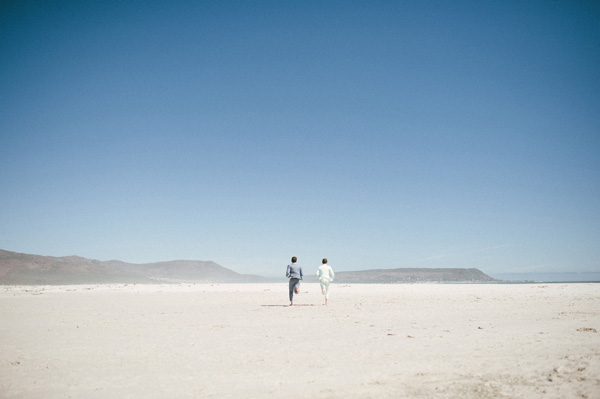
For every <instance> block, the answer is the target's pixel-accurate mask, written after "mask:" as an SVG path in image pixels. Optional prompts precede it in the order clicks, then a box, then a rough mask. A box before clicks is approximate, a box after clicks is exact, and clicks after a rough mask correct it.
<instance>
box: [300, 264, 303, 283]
mask: <svg viewBox="0 0 600 399" xmlns="http://www.w3.org/2000/svg"><path fill="white" fill-rule="evenodd" d="M302 277H303V275H302V267H300V280H302Z"/></svg>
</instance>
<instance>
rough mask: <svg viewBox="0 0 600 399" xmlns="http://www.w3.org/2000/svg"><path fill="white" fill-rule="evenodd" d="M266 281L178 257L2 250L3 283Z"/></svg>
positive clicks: (0, 277)
mask: <svg viewBox="0 0 600 399" xmlns="http://www.w3.org/2000/svg"><path fill="white" fill-rule="evenodd" d="M264 280H265V278H264V277H261V276H254V275H249V274H239V273H236V272H234V271H232V270H229V269H227V268H225V267H223V266H220V265H218V264H216V263H214V262H204V261H189V260H175V261H170V262H159V263H147V264H133V263H126V262H121V261H118V260H110V261H105V262H103V261H99V260H93V259H86V258H81V257H79V256H66V257H52V256H39V255H29V254H21V253H16V252H9V251H4V250H0V284H23V285H35V284H49V285H53V284H56V285H58V284H103V283H140V284H142V283H165V282H167V283H176V282H206V283H249V282H261V281H264Z"/></svg>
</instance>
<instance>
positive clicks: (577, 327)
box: [0, 281, 600, 398]
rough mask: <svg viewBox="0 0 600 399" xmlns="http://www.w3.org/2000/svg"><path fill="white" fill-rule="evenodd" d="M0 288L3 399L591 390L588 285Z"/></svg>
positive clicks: (529, 394) (596, 362) (597, 337)
mask: <svg viewBox="0 0 600 399" xmlns="http://www.w3.org/2000/svg"><path fill="white" fill-rule="evenodd" d="M302 288H303V289H302V293H301V294H300V295H299V296H298V297H297V298H296V299H295V303H296V304H297V305H298V306H294V307H291V308H290V307H288V306H286V305H287V304H288V302H287V282H286V281H283V282H282V283H281V284H239V285H233V284H232V285H112V286H108V285H95V286H60V287H49V286H46V287H40V286H36V287H11V286H2V287H0V320H1V323H0V397H2V398H69V397H72V398H182V397H190V398H192V397H193V398H257V397H258V398H262V397H270V398H284V397H285V398H289V397H294V398H402V397H407V398H429V397H431V398H433V397H435V398H457V397H462V398H503V397H505V398H538V397H539V398H542V397H543V398H578V397H581V398H600V333H598V332H597V331H600V284H548V285H536V284H532V285H526V284H523V285H494V284H490V285H485V284H481V285H443V284H415V285H410V284H400V285H352V286H349V285H336V284H334V285H333V286H332V289H331V298H330V306H328V307H325V306H323V305H322V297H321V294H320V291H319V288H318V285H317V284H304V285H303V287H302Z"/></svg>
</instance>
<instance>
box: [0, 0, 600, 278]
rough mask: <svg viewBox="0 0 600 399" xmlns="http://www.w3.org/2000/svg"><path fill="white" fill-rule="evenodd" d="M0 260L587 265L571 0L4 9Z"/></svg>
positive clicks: (584, 56) (581, 56)
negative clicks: (8, 255) (0, 252)
mask: <svg viewBox="0 0 600 399" xmlns="http://www.w3.org/2000/svg"><path fill="white" fill-rule="evenodd" d="M0 248H1V249H4V250H8V251H14V252H23V253H31V254H38V255H47V256H67V255H79V256H83V257H86V258H92V259H99V260H112V259H119V260H122V261H127V262H132V263H147V262H158V261H166V260H175V259H190V260H212V261H214V262H217V263H218V264H220V265H222V266H225V267H227V268H230V269H232V270H235V271H237V272H240V273H251V274H260V275H264V276H279V275H282V274H283V273H285V266H286V265H287V264H288V263H289V261H290V258H291V257H292V256H297V257H298V259H299V262H300V263H301V264H302V265H303V267H304V268H305V273H307V272H310V270H311V268H314V270H316V268H317V267H318V266H319V264H320V261H321V259H322V258H323V257H327V258H328V259H329V264H330V265H331V266H332V267H333V268H334V270H339V271H341V270H348V271H349V270H364V269H381V268H383V269H385V268H400V267H428V268H438V267H442V268H446V267H465V268H479V269H480V270H482V271H483V272H485V273H488V274H491V275H494V274H498V273H519V272H521V273H526V272H561V271H581V272H583V271H596V272H598V271H600V4H599V3H598V2H594V1H583V0H569V1H543V2H541V1H506V0H502V1H461V2H449V1H301V2H288V1H169V2H163V1H127V2H122V1H110V0H108V1H102V2H98V1H87V0H79V1H60V0H59V1H53V2H47V1H27V0H23V1H4V2H2V3H1V4H0Z"/></svg>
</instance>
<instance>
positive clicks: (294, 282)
mask: <svg viewBox="0 0 600 399" xmlns="http://www.w3.org/2000/svg"><path fill="white" fill-rule="evenodd" d="M296 287H298V290H300V279H299V278H291V279H290V302H292V301H293V300H294V290H295V289H296Z"/></svg>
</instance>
